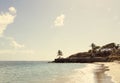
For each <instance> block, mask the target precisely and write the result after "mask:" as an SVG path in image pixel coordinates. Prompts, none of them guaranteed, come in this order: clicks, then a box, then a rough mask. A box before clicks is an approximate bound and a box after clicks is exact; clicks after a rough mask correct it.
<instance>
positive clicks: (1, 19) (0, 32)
mask: <svg viewBox="0 0 120 83" xmlns="http://www.w3.org/2000/svg"><path fill="white" fill-rule="evenodd" d="M8 10H9V11H8V12H6V13H3V12H1V13H0V37H3V38H5V39H7V40H8V41H9V42H10V45H11V46H12V47H14V48H23V47H24V45H21V44H19V43H17V41H15V39H14V38H12V37H6V36H4V31H5V30H6V29H7V26H8V25H9V24H12V23H13V22H14V19H15V17H16V12H17V10H16V9H15V8H14V7H9V8H8Z"/></svg>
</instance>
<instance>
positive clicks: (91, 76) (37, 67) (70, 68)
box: [0, 61, 114, 83]
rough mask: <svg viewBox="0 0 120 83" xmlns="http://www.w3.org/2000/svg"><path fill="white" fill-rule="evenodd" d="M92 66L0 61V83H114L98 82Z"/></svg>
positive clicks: (107, 82) (85, 64)
mask: <svg viewBox="0 0 120 83" xmlns="http://www.w3.org/2000/svg"><path fill="white" fill-rule="evenodd" d="M93 65H94V64H88V63H48V61H0V83H114V82H112V81H110V80H111V77H109V76H108V79H107V80H106V81H104V82H102V81H100V80H101V79H100V75H95V72H94V71H93ZM95 76H97V77H99V79H100V80H99V79H97V77H95ZM96 79H97V80H96ZM102 80H103V79H102ZM104 80H105V79H104ZM98 81H99V82H98Z"/></svg>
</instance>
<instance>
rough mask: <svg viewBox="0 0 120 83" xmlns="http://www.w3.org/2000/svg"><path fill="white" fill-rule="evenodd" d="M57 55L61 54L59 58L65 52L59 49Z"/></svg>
mask: <svg viewBox="0 0 120 83" xmlns="http://www.w3.org/2000/svg"><path fill="white" fill-rule="evenodd" d="M57 56H59V58H61V56H63V53H62V51H61V50H58V53H57Z"/></svg>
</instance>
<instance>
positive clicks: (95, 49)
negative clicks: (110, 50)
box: [91, 43, 100, 57]
mask: <svg viewBox="0 0 120 83" xmlns="http://www.w3.org/2000/svg"><path fill="white" fill-rule="evenodd" d="M91 47H92V50H91V53H92V55H91V56H92V57H93V56H95V52H96V51H97V49H99V48H100V46H96V45H95V44H94V43H92V44H91Z"/></svg>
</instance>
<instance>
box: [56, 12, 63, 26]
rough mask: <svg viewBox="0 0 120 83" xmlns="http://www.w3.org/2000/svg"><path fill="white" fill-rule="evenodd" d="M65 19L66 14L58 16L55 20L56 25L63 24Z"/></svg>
mask: <svg viewBox="0 0 120 83" xmlns="http://www.w3.org/2000/svg"><path fill="white" fill-rule="evenodd" d="M64 20H65V15H64V14H61V15H60V16H58V17H56V19H55V21H54V25H55V26H63V25H64Z"/></svg>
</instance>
